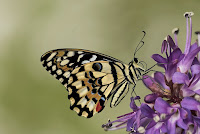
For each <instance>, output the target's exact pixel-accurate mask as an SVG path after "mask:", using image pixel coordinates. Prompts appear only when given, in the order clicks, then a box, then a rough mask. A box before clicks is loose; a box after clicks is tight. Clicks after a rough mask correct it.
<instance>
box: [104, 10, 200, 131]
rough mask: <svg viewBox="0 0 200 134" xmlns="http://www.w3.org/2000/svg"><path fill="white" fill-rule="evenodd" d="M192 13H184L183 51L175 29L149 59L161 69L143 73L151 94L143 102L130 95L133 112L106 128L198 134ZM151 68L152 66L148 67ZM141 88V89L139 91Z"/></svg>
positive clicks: (199, 71)
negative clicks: (159, 51)
mask: <svg viewBox="0 0 200 134" xmlns="http://www.w3.org/2000/svg"><path fill="white" fill-rule="evenodd" d="M192 15H193V13H192V12H187V13H185V15H184V16H185V17H186V25H187V33H186V34H187V36H186V45H185V51H184V53H183V52H182V51H181V49H180V48H179V46H178V40H177V35H178V29H174V32H173V34H174V37H175V40H173V39H172V37H171V36H168V37H167V40H164V41H163V42H162V46H161V53H164V52H165V56H161V55H160V54H153V55H152V58H153V59H154V60H155V61H156V62H157V65H158V66H160V67H162V69H163V72H159V71H156V72H154V74H153V75H152V76H148V75H146V74H147V72H144V75H142V81H143V83H144V85H145V86H146V87H147V88H148V89H150V91H151V93H150V94H147V95H146V96H145V97H144V102H143V103H141V102H142V100H141V101H139V102H140V105H136V103H135V101H136V100H139V99H140V97H139V96H136V97H131V102H130V108H131V110H132V112H130V113H128V114H125V115H122V116H119V117H117V119H116V120H115V121H108V123H106V124H104V125H103V126H102V127H103V128H104V129H105V130H117V129H122V128H126V131H128V133H129V134H200V32H198V33H197V34H198V43H197V41H196V42H195V43H193V44H192V45H191V37H192V19H191V16H192ZM150 69H151V68H150ZM140 91H142V90H140Z"/></svg>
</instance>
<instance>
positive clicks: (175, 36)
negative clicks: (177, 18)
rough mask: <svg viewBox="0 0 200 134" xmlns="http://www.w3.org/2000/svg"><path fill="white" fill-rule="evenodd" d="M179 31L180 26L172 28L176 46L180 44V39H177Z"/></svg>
mask: <svg viewBox="0 0 200 134" xmlns="http://www.w3.org/2000/svg"><path fill="white" fill-rule="evenodd" d="M178 33H179V28H174V29H173V30H172V34H174V40H175V44H176V46H178V39H177V35H178Z"/></svg>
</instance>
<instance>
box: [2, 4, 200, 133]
mask: <svg viewBox="0 0 200 134" xmlns="http://www.w3.org/2000/svg"><path fill="white" fill-rule="evenodd" d="M186 11H193V12H194V13H195V15H194V17H193V31H195V30H200V28H199V22H200V1H199V0H191V1H184V0H182V1H174V0H168V1H161V0H154V1H144V0H99V1H98V0H85V1H83V0H56V1H55V0H0V61H1V66H0V133H1V134H93V133H95V134H102V133H107V134H121V133H126V132H125V130H120V131H112V132H105V131H104V130H103V129H102V128H101V125H102V124H104V123H105V122H107V120H108V118H109V119H111V120H114V119H116V117H117V116H119V115H122V114H125V113H128V112H131V109H130V108H129V103H130V96H131V95H130V93H129V94H128V95H127V97H126V98H125V99H124V100H123V101H122V102H121V103H120V104H119V105H118V106H117V107H116V108H112V109H111V108H110V107H109V105H107V107H106V108H105V109H104V110H103V111H102V112H101V113H100V114H96V115H95V116H94V117H93V118H91V119H85V118H84V117H79V116H77V114H76V113H75V112H74V111H71V110H70V109H69V101H68V99H67V94H68V93H67V91H66V90H65V88H64V86H62V85H61V84H60V82H59V81H57V80H56V79H55V78H54V77H52V76H51V75H50V74H49V73H48V72H46V70H45V69H44V68H43V67H42V65H41V63H40V56H41V55H42V54H43V53H45V52H46V51H48V50H52V49H57V48H82V49H88V50H93V51H98V52H101V53H104V54H107V55H110V56H113V57H115V58H118V59H120V60H122V61H124V62H126V63H128V62H129V61H131V59H132V57H133V53H134V50H135V47H136V45H137V44H138V42H139V40H140V39H141V38H142V35H143V34H142V32H141V31H143V30H144V31H146V33H147V35H146V37H145V39H144V41H145V45H144V47H143V48H142V49H140V51H139V52H138V53H137V57H138V58H139V59H140V60H143V61H146V62H147V64H148V66H152V65H153V64H155V62H154V61H153V60H152V59H151V58H150V56H151V55H152V54H153V53H160V47H161V43H162V41H163V39H164V38H165V37H166V36H167V35H168V34H170V35H171V30H172V29H173V28H174V27H179V28H180V34H179V36H178V41H179V44H180V45H182V46H181V47H182V48H183V47H184V44H185V36H186V35H185V31H186V26H185V18H184V17H183V13H184V12H186ZM195 39H196V36H193V41H194V40H195ZM135 90H136V92H137V93H138V95H141V96H144V95H145V94H147V93H148V92H149V91H148V89H146V88H145V87H144V86H143V84H142V82H141V81H139V82H138V84H137V86H136V89H135Z"/></svg>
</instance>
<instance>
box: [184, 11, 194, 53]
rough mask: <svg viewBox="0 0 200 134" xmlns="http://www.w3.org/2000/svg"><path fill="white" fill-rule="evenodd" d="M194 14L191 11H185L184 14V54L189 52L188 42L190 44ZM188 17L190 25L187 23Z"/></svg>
mask: <svg viewBox="0 0 200 134" xmlns="http://www.w3.org/2000/svg"><path fill="white" fill-rule="evenodd" d="M193 15H194V13H193V12H186V13H185V14H184V16H185V18H186V29H187V31H186V45H185V54H188V53H189V50H190V44H191V38H192V18H191V17H192V16H193ZM188 18H189V19H190V26H189V24H188Z"/></svg>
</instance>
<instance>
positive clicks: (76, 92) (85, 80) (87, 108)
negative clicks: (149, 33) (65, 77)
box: [67, 61, 125, 118]
mask: <svg viewBox="0 0 200 134" xmlns="http://www.w3.org/2000/svg"><path fill="white" fill-rule="evenodd" d="M111 64H114V63H113V62H109V61H95V62H90V63H87V64H84V65H82V66H81V67H78V68H76V69H74V70H73V71H72V73H71V76H70V77H69V82H68V86H67V89H68V91H69V95H68V98H69V100H70V103H71V106H70V108H71V109H72V110H74V111H76V112H77V113H78V115H81V116H85V117H88V118H90V117H92V116H93V115H94V114H95V113H98V112H101V111H102V110H103V108H104V106H105V104H106V101H107V99H108V97H109V95H110V93H111V92H112V90H114V89H115V87H117V86H118V84H119V83H121V82H122V81H123V80H124V79H125V78H124V76H123V75H122V72H118V73H117V74H118V77H117V79H115V77H116V76H115V77H114V76H113V73H112V70H115V65H113V67H114V68H112V65H111ZM96 65H98V66H101V68H99V70H98V69H97V67H95V66H96ZM120 73H121V74H120ZM120 76H121V77H120Z"/></svg>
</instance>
